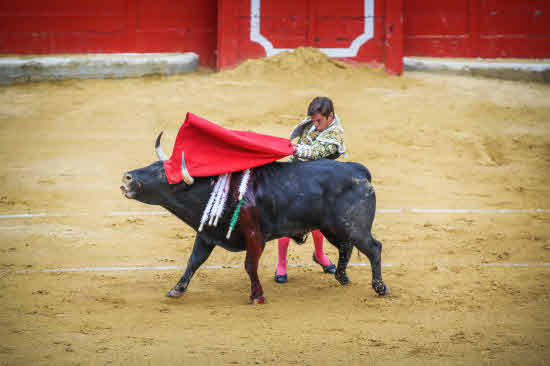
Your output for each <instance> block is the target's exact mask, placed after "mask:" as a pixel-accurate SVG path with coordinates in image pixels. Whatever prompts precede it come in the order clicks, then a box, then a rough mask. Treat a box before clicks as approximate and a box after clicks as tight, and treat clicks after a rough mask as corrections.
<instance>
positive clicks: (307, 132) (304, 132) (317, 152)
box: [290, 115, 346, 161]
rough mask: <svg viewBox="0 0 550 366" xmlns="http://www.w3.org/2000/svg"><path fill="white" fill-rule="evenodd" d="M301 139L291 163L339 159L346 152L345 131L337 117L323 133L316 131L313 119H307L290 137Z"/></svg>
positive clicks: (295, 128)
mask: <svg viewBox="0 0 550 366" xmlns="http://www.w3.org/2000/svg"><path fill="white" fill-rule="evenodd" d="M295 137H300V138H299V140H298V146H297V147H296V150H295V151H294V156H293V157H292V158H291V161H294V160H296V159H298V160H300V161H311V160H317V159H322V158H327V159H338V158H339V157H340V155H342V154H344V153H345V152H346V147H345V145H344V129H343V128H342V126H341V125H340V120H339V119H338V116H337V115H334V120H333V121H332V123H331V124H330V125H329V126H328V128H327V129H326V130H324V131H322V132H319V131H317V130H316V129H315V126H314V125H313V122H312V121H311V117H307V118H306V119H304V120H303V121H302V122H301V123H300V124H298V125H297V126H296V127H294V130H293V131H292V133H291V135H290V139H291V140H292V139H293V138H295Z"/></svg>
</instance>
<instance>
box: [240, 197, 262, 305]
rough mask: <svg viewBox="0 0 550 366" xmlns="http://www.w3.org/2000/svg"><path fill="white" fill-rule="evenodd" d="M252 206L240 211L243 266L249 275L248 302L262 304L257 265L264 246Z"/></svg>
mask: <svg viewBox="0 0 550 366" xmlns="http://www.w3.org/2000/svg"><path fill="white" fill-rule="evenodd" d="M253 210H254V208H249V209H246V210H243V211H241V216H240V219H241V230H242V232H243V234H244V237H245V241H246V243H245V244H246V258H245V262H244V268H245V269H246V272H247V273H248V276H249V277H250V301H249V304H253V305H254V304H263V303H264V302H265V298H264V296H263V295H264V290H263V289H262V285H261V284H260V279H259V277H258V265H259V263H260V257H261V255H262V253H263V250H264V247H265V241H264V239H263V235H262V233H261V231H260V228H259V223H258V221H257V220H256V218H257V217H256V215H255V212H254V211H253Z"/></svg>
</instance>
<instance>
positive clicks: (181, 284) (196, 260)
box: [166, 235, 214, 297]
mask: <svg viewBox="0 0 550 366" xmlns="http://www.w3.org/2000/svg"><path fill="white" fill-rule="evenodd" d="M213 249H214V246H213V245H209V244H207V243H206V241H204V240H203V239H201V238H199V236H198V235H197V236H196V237H195V245H194V246H193V252H192V253H191V256H190V257H189V260H188V261H187V268H186V269H185V273H184V275H183V276H182V277H181V279H180V280H179V281H178V283H176V286H174V287H173V288H172V289H171V290H170V291H168V293H167V294H166V296H168V297H178V296H181V295H183V293H184V292H185V291H186V290H187V286H189V281H191V278H192V277H193V275H194V274H195V271H196V270H197V269H199V267H200V266H201V265H202V264H203V263H204V262H205V261H206V260H207V259H208V257H209V256H210V254H211V253H212V250H213Z"/></svg>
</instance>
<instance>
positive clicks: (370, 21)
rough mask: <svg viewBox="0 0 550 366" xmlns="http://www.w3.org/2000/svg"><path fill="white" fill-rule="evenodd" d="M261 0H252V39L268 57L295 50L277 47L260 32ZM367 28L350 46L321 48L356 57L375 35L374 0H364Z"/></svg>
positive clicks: (325, 52) (326, 52)
mask: <svg viewBox="0 0 550 366" xmlns="http://www.w3.org/2000/svg"><path fill="white" fill-rule="evenodd" d="M260 8H261V6H260V0H250V40H251V41H253V42H257V43H259V44H260V45H262V47H263V48H264V50H265V53H266V55H267V57H269V56H273V55H276V54H278V53H281V52H284V51H291V52H292V51H294V49H293V48H275V47H273V44H272V43H271V42H270V41H269V40H268V39H267V38H265V37H264V36H263V35H262V33H261V32H260V19H261V18H260ZM364 9H365V15H364V16H365V21H364V23H365V28H364V30H363V33H361V34H360V35H359V36H358V37H357V38H355V39H354V40H353V41H352V42H351V45H350V46H349V47H348V48H320V49H319V50H320V51H321V52H323V53H324V54H325V55H327V56H329V57H355V56H357V53H358V52H359V48H361V46H362V45H364V44H365V43H366V42H367V41H369V40H370V39H372V38H373V36H374V0H364Z"/></svg>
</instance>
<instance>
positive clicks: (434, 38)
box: [403, 0, 550, 58]
mask: <svg viewBox="0 0 550 366" xmlns="http://www.w3.org/2000/svg"><path fill="white" fill-rule="evenodd" d="M403 13H404V15H405V24H404V34H405V40H404V54H405V56H438V57H483V58H497V57H518V58H547V57H550V1H548V0H447V1H439V0H423V1H417V0H404V10H403Z"/></svg>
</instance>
